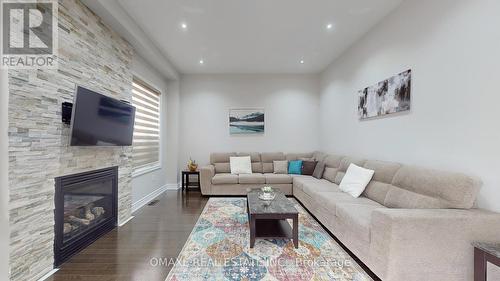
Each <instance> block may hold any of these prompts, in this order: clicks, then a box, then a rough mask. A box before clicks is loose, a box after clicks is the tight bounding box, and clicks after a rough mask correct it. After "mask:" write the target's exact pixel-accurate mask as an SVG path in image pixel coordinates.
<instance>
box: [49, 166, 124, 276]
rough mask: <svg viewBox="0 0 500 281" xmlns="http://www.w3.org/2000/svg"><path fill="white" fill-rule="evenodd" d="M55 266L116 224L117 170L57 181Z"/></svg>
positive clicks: (116, 168)
mask: <svg viewBox="0 0 500 281" xmlns="http://www.w3.org/2000/svg"><path fill="white" fill-rule="evenodd" d="M54 215H55V240H54V265H55V266H59V265H61V264H62V263H64V262H65V261H67V260H68V259H69V258H70V257H71V256H73V255H74V254H76V253H78V252H79V251H80V250H82V249H84V248H85V247H87V246H88V245H90V244H91V243H92V242H94V241H95V240H96V239H97V238H99V237H101V236H102V235H104V234H105V233H107V232H108V231H110V230H111V229H113V228H115V227H116V225H117V222H118V167H111V168H106V169H101V170H96V171H91V172H85V173H79V174H75V175H69V176H63V177H58V178H56V193H55V210H54Z"/></svg>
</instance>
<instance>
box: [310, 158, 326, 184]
mask: <svg viewBox="0 0 500 281" xmlns="http://www.w3.org/2000/svg"><path fill="white" fill-rule="evenodd" d="M324 172H325V162H324V161H320V162H318V163H317V164H316V167H314V171H313V173H312V176H313V177H315V178H317V179H318V180H319V179H321V178H322V177H323V173H324Z"/></svg>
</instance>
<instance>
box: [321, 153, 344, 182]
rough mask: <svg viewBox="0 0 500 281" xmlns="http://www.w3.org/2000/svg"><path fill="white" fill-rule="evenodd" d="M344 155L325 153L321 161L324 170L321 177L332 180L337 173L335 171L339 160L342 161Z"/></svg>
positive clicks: (338, 165)
mask: <svg viewBox="0 0 500 281" xmlns="http://www.w3.org/2000/svg"><path fill="white" fill-rule="evenodd" d="M342 158H344V156H340V155H327V156H326V157H325V158H324V160H323V162H324V163H325V170H324V172H323V178H324V179H326V180H328V181H330V182H334V181H335V176H336V175H337V171H338V169H339V167H340V162H341V161H342Z"/></svg>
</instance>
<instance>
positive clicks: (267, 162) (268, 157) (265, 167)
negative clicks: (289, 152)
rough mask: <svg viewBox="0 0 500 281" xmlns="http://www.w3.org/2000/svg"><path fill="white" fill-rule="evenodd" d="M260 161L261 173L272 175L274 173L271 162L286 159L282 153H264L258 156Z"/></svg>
mask: <svg viewBox="0 0 500 281" xmlns="http://www.w3.org/2000/svg"><path fill="white" fill-rule="evenodd" d="M260 159H261V161H262V172H263V173H272V172H273V171H274V167H273V161H275V160H286V157H285V154H284V153H283V152H264V153H261V154H260Z"/></svg>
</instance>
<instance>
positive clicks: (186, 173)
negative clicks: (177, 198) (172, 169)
mask: <svg viewBox="0 0 500 281" xmlns="http://www.w3.org/2000/svg"><path fill="white" fill-rule="evenodd" d="M190 175H196V176H197V177H198V181H197V182H196V186H197V187H198V189H200V190H201V185H200V171H194V172H192V171H186V170H185V171H182V186H181V189H182V191H184V189H186V191H187V190H188V189H189V186H190V183H189V176H190Z"/></svg>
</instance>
